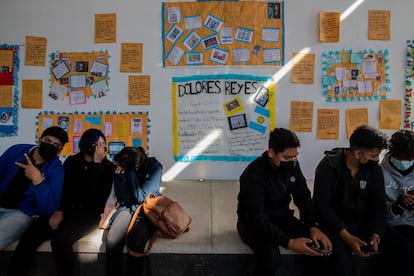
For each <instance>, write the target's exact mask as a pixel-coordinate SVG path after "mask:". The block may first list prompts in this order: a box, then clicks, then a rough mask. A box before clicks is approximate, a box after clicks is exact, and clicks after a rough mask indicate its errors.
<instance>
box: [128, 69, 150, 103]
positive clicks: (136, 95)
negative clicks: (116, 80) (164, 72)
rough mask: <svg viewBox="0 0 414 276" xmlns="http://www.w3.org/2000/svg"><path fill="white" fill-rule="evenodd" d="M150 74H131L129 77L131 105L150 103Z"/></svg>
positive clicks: (129, 99) (129, 100) (129, 101)
mask: <svg viewBox="0 0 414 276" xmlns="http://www.w3.org/2000/svg"><path fill="white" fill-rule="evenodd" d="M150 87H151V77H150V76H129V77H128V104H129V105H149V104H150V90H151V88H150Z"/></svg>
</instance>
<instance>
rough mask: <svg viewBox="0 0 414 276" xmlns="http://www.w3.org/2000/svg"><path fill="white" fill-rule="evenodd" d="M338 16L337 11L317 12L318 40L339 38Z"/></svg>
mask: <svg viewBox="0 0 414 276" xmlns="http://www.w3.org/2000/svg"><path fill="white" fill-rule="evenodd" d="M340 16H341V14H340V13H339V12H320V13H319V41H320V42H339V38H340V20H339V19H340Z"/></svg>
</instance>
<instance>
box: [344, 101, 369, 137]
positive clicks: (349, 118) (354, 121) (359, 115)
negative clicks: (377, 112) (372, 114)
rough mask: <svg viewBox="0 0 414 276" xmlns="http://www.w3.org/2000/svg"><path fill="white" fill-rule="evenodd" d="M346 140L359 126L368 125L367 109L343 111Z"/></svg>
mask: <svg viewBox="0 0 414 276" xmlns="http://www.w3.org/2000/svg"><path fill="white" fill-rule="evenodd" d="M345 117H346V131H347V134H348V139H349V137H351V134H352V132H353V131H354V130H355V129H356V128H357V127H359V126H362V125H368V108H355V109H347V110H346V111H345Z"/></svg>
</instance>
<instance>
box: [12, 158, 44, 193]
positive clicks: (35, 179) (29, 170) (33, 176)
mask: <svg viewBox="0 0 414 276" xmlns="http://www.w3.org/2000/svg"><path fill="white" fill-rule="evenodd" d="M24 158H25V159H26V162H27V164H23V163H19V162H15V164H16V165H17V166H19V167H20V168H22V169H24V175H25V176H26V177H27V178H29V179H30V180H31V181H32V183H33V185H39V184H40V183H42V182H43V177H42V173H41V172H40V171H39V169H38V168H36V166H35V165H33V163H32V160H30V157H29V156H28V155H27V154H26V153H25V154H24Z"/></svg>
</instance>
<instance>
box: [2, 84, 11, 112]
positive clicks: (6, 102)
mask: <svg viewBox="0 0 414 276" xmlns="http://www.w3.org/2000/svg"><path fill="white" fill-rule="evenodd" d="M0 107H13V86H11V85H0Z"/></svg>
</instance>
